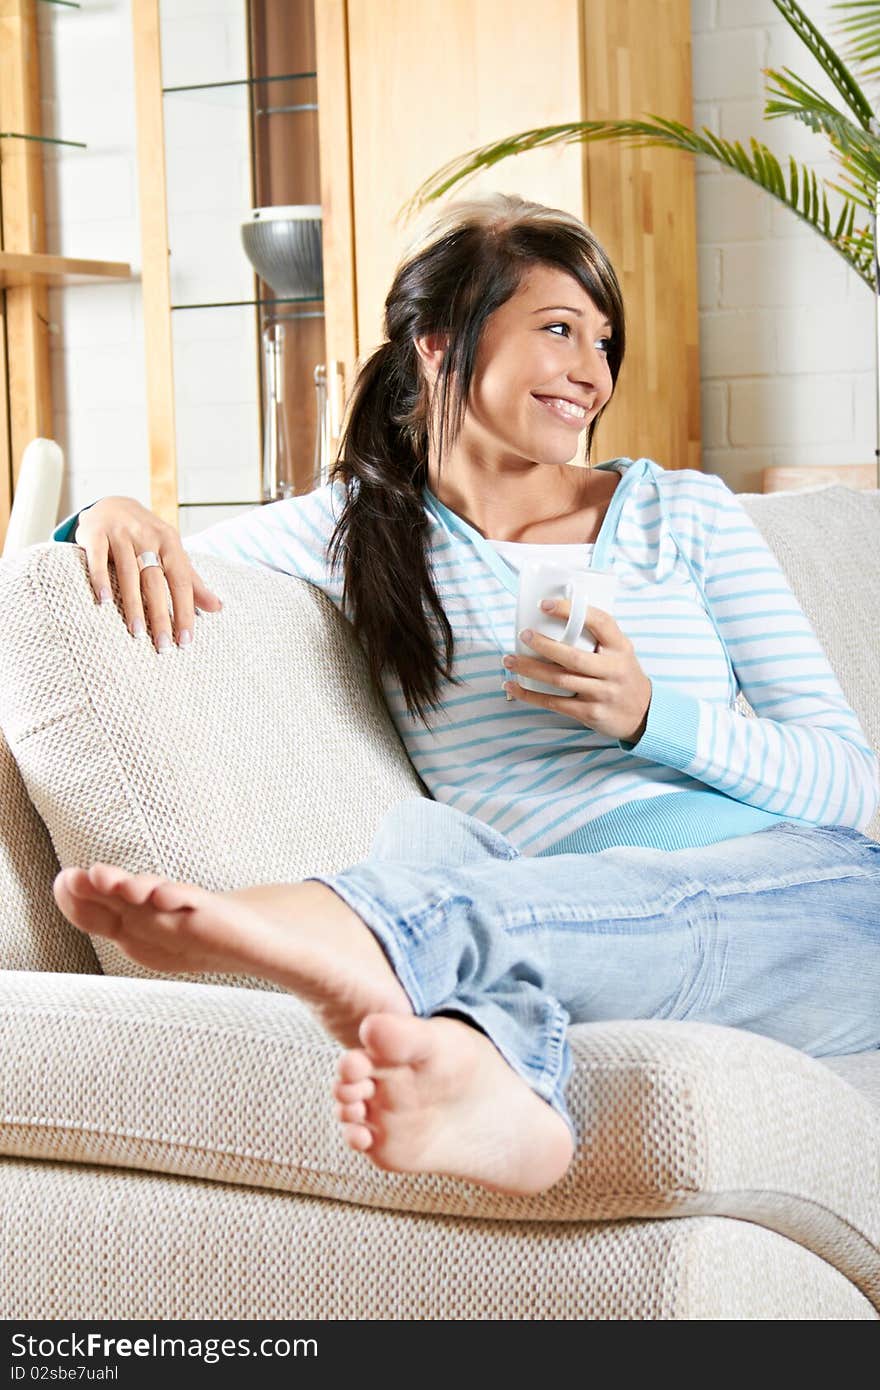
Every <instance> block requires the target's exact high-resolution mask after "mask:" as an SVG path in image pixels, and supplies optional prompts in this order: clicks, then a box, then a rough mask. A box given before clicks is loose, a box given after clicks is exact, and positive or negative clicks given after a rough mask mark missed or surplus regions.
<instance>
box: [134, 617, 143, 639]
mask: <svg viewBox="0 0 880 1390" xmlns="http://www.w3.org/2000/svg"><path fill="white" fill-rule="evenodd" d="M131 635H132V637H145V636H146V635H147V629H146V626H145V624H144V620H143V618H135V620H134V622H133V623H132V625H131Z"/></svg>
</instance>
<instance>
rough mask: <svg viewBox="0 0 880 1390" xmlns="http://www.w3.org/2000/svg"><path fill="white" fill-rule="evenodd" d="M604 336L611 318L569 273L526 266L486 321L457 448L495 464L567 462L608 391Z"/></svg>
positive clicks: (607, 332)
mask: <svg viewBox="0 0 880 1390" xmlns="http://www.w3.org/2000/svg"><path fill="white" fill-rule="evenodd" d="M610 334H611V323H610V321H609V320H608V319H607V318H606V317H605V315H604V314H603V313H602V311H601V310H600V309H597V307H596V305H595V304H594V303H593V301H592V299H591V298H590V297H589V295H588V294H587V292H586V291H585V290H584V289H583V288H582V286H581V285H580V284H579V283H578V281H577V280H575V279H574V277H573V276H571V275H569V274H568V273H567V272H566V271H564V270H558V269H556V268H555V267H551V266H545V265H533V266H529V267H528V268H527V270H526V272H525V274H524V276H523V280H522V282H521V284H520V286H519V288H518V289H517V290H516V292H515V293H514V294H513V295H512V296H511V298H510V299H508V300H507V302H506V303H505V304H502V305H501V307H500V308H499V309H496V310H495V312H494V313H493V314H491V315H490V317H489V318H488V319H487V321H486V325H485V328H484V330H483V335H482V338H481V339H480V344H479V347H478V350H477V359H476V363H475V368H474V375H473V379H472V381H471V389H470V395H469V399H468V411H467V415H466V416H465V421H464V426H463V429H462V435H461V437H460V442H461V444H462V445H464V447H465V448H467V449H469V450H476V451H477V452H479V454H480V455H481V456H483V457H485V458H487V459H489V458H491V459H493V460H496V461H499V462H500V461H502V460H504V459H506V458H511V457H512V456H515V457H516V458H526V459H528V460H529V461H532V462H544V463H551V464H560V463H567V462H569V461H570V460H571V459H572V458H573V457H574V456H575V454H576V452H577V450H578V446H579V444H580V437H581V434H582V432H583V431H584V430H585V429H587V427H588V426H589V424H590V421H591V420H593V419H595V417H596V415H597V414H598V413H599V411H600V410H601V409H602V407H603V406H604V405H605V404H606V402H607V401H608V400H609V399H610V397H611V393H612V390H613V389H614V388H613V383H612V380H611V372H610V370H609V367H608V361H607V349H608V347H609V336H610ZM566 402H567V403H568V404H566Z"/></svg>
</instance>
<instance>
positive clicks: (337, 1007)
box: [55, 195, 880, 1193]
mask: <svg viewBox="0 0 880 1390" xmlns="http://www.w3.org/2000/svg"><path fill="white" fill-rule="evenodd" d="M385 310H386V320H385V328H386V335H387V341H386V342H384V343H383V344H382V345H381V346H380V347H379V348H378V349H377V351H376V352H375V353H374V354H373V355H372V356H371V357H370V358H369V360H367V361H366V362H365V364H364V365H363V367H362V368H361V371H360V373H359V375H358V380H357V382H356V385H355V388H354V392H353V397H352V400H351V402H350V403H349V410H348V416H347V424H346V428H345V432H344V435H343V438H342V443H341V447H340V452H339V459H338V460H337V466H336V471H335V475H334V479H333V481H332V482H331V483H329V484H328V485H327V486H326V487H323V488H318V489H316V490H315V491H314V492H312V493H310V494H308V495H307V496H303V497H298V498H292V499H287V500H284V501H281V502H276V503H272V504H270V505H268V506H265V507H261V508H255V509H254V510H253V511H252V512H249V513H247V514H246V515H245V516H240V517H237V518H234V519H233V520H231V521H228V522H224V523H221V524H220V525H218V526H214V527H211V528H209V529H208V530H206V531H204V532H201V533H199V534H198V535H196V536H194V537H192V538H190V539H189V540H188V541H187V542H186V544H183V543H182V542H181V540H180V537H179V536H178V535H177V533H176V532H175V531H174V530H173V528H171V527H169V526H167V525H165V524H163V523H162V522H161V521H159V520H158V518H156V517H154V516H153V515H152V514H151V513H150V512H148V511H147V510H146V509H145V508H143V507H141V506H140V504H138V503H137V502H134V501H132V500H130V499H126V498H105V499H103V500H102V501H100V502H98V503H97V504H96V505H94V506H93V507H91V508H90V509H88V510H87V511H86V512H84V513H83V514H82V517H81V520H79V522H78V525H77V518H76V517H74V518H72V519H71V520H70V521H68V522H66V523H63V524H62V526H61V527H60V528H59V530H58V531H57V532H56V537H57V538H58V539H67V538H68V535H69V533H70V531H71V530H72V529H73V528H74V527H75V528H76V531H75V535H76V541H77V542H78V543H79V544H82V545H83V546H84V547H85V549H86V552H87V557H88V565H89V572H90V576H91V579H92V582H93V584H94V586H95V592H96V595H99V596H100V594H101V591H102V590H104V589H106V591H107V597H108V598H109V576H108V563H109V560H110V559H111V558H112V560H113V563H114V565H115V567H116V571H117V575H118V579H119V586H120V590H121V594H122V598H123V603H124V607H125V613H126V618H127V621H128V624H129V627H130V630H131V631H132V633H133V634H135V633H136V631H137V625H138V623H140V626H141V629H143V628H144V627H145V618H146V617H148V618H149V624H150V628H151V630H152V634H153V638H154V641H155V642H156V645H157V647H158V648H159V649H160V650H163V649H164V648H165V647H170V646H172V643H171V622H170V620H169V613H168V606H167V596H166V590H165V583H164V581H163V573H162V571H163V570H164V579H165V580H167V583H168V587H169V589H170V593H171V599H172V604H173V617H174V628H175V630H176V633H177V640H178V644H179V645H180V646H184V645H187V644H188V642H189V640H190V639H191V636H192V632H193V617H194V608H193V605H194V602H195V603H197V604H199V605H200V606H201V607H202V608H204V609H216V608H217V606H218V605H219V600H218V599H217V598H216V596H215V595H213V594H211V593H210V592H209V591H208V589H207V587H206V586H205V584H204V583H203V582H202V580H201V579H200V578H199V576H198V574H197V573H196V572H195V570H194V569H193V568H192V566H191V564H190V561H189V558H188V555H189V554H190V553H195V554H198V553H204V554H209V555H210V554H213V555H215V556H222V557H225V558H229V559H238V560H242V561H244V562H246V563H249V564H263V565H269V566H271V567H272V568H274V569H277V570H280V571H282V572H284V573H287V574H290V575H295V576H297V577H299V578H300V579H305V580H307V581H308V582H310V583H313V584H315V585H317V586H319V587H321V588H322V589H323V590H324V592H325V593H327V594H328V595H329V596H330V597H331V599H332V600H333V602H334V603H336V604H337V606H338V607H339V608H340V610H341V611H342V612H343V613H344V614H345V615H346V617H347V618H348V619H349V621H350V622H351V623H352V624H353V627H354V630H355V633H356V634H357V636H358V638H359V640H360V641H361V642H362V644H363V646H364V649H365V651H366V655H367V658H368V665H369V670H370V674H371V679H372V680H373V682H374V686H375V688H376V689H377V690H379V691H380V692H381V693H382V695H383V698H384V699H385V700H386V701H387V704H388V708H389V710H390V712H391V715H392V718H393V719H394V721H395V723H396V725H397V727H398V729H399V731H400V733H401V736H402V738H403V740H404V742H405V745H406V747H407V750H408V752H409V754H410V757H411V758H412V761H413V764H414V766H415V767H416V769H417V771H418V772H419V774H420V775H421V777H422V778H423V780H424V782H425V784H426V785H427V787H428V789H429V790H430V792H431V798H424V797H417V798H411V799H409V800H406V801H404V802H403V803H400V804H398V805H397V806H395V807H393V808H392V810H391V811H390V812H389V813H388V815H387V816H386V818H385V820H384V821H383V822H382V825H381V826H380V828H379V831H378V833H377V835H376V837H375V840H374V842H373V845H372V847H371V852H370V855H369V857H368V858H367V859H366V860H364V861H363V862H362V863H360V864H357V865H353V866H352V867H350V868H349V869H346V870H344V871H343V872H341V873H336V874H324V875H315V876H313V877H310V878H308V879H305V880H304V881H303V882H301V883H297V884H277V885H276V884H272V885H261V886H259V887H254V888H249V889H242V890H238V891H236V892H230V893H210V892H207V891H206V890H204V889H202V888H199V887H197V886H195V885H190V884H179V883H172V882H168V881H166V880H163V879H161V878H159V877H157V876H154V875H150V874H128V873H126V872H125V871H124V870H122V869H119V868H115V867H113V866H110V865H107V864H93V865H92V866H91V867H90V868H89V869H84V868H69V869H65V870H63V871H62V872H61V873H60V874H59V875H58V877H57V879H56V881H55V895H56V899H57V901H58V905H59V907H60V908H61V910H62V911H63V912H64V914H65V916H66V917H68V919H69V920H70V921H71V922H72V923H73V924H74V925H75V926H77V927H79V928H80V929H81V930H83V931H86V932H90V933H96V934H99V935H105V936H108V937H110V938H111V939H112V940H114V941H116V942H117V944H118V945H119V946H120V947H121V948H122V950H123V951H125V952H126V953H127V954H129V955H130V956H131V957H132V958H133V959H134V960H136V961H139V962H140V963H141V964H143V965H146V966H149V967H152V968H154V969H157V970H162V971H186V972H190V971H200V970H218V969H219V970H232V971H235V972H239V973H248V974H257V975H260V976H263V977H264V978H266V979H270V980H274V981H277V982H280V983H281V984H283V985H284V986H285V987H286V988H288V989H290V990H292V991H293V992H295V993H297V994H298V995H300V996H301V997H302V998H303V999H304V1000H306V1001H307V1002H308V1003H309V1004H310V1005H311V1006H312V1007H313V1009H314V1010H315V1012H316V1014H317V1016H318V1017H319V1019H320V1020H321V1022H322V1023H323V1025H324V1026H325V1027H326V1028H327V1029H328V1031H329V1032H330V1033H331V1034H332V1035H333V1036H334V1037H335V1038H337V1039H338V1040H339V1041H340V1042H341V1043H342V1044H343V1047H344V1049H345V1050H344V1052H343V1053H342V1055H341V1057H340V1061H339V1067H338V1075H337V1079H336V1082H335V1084H334V1095H335V1099H336V1115H337V1118H338V1119H339V1121H340V1122H341V1133H342V1136H343V1138H344V1140H345V1142H346V1143H348V1144H349V1145H350V1146H351V1147H352V1148H353V1149H356V1150H360V1151H362V1152H364V1153H365V1154H366V1156H367V1157H368V1158H370V1159H371V1160H372V1161H373V1162H375V1163H376V1164H377V1165H378V1166H379V1167H382V1168H386V1169H392V1170H396V1171H407V1172H418V1171H428V1172H437V1173H447V1174H452V1175H454V1176H458V1177H461V1178H466V1179H469V1180H471V1181H473V1182H476V1183H479V1184H482V1185H483V1186H486V1187H488V1188H492V1189H495V1190H499V1191H506V1192H513V1193H532V1192H540V1191H543V1190H544V1189H545V1188H547V1187H549V1186H550V1185H552V1184H553V1183H554V1182H556V1181H558V1180H559V1179H560V1178H561V1177H562V1176H563V1174H564V1173H565V1172H566V1170H567V1168H568V1166H569V1163H570V1161H571V1157H572V1154H573V1151H574V1145H575V1142H576V1133H575V1129H574V1126H573V1124H572V1121H571V1118H570V1116H569V1114H568V1111H567V1109H566V1105H565V1087H566V1082H567V1079H568V1076H569V1075H570V1070H571V1065H572V1059H571V1054H570V1050H569V1045H568V1042H567V1038H566V1029H567V1026H568V1025H569V1023H577V1022H586V1021H594V1020H604V1019H612V1018H664V1019H684V1018H688V1019H694V1020H700V1021H704V1022H711V1023H719V1024H722V1025H726V1026H729V1027H736V1028H745V1029H750V1030H751V1031H754V1032H758V1033H762V1034H765V1035H767V1036H770V1037H774V1038H776V1039H778V1040H780V1041H782V1042H786V1043H789V1044H790V1045H792V1046H794V1047H796V1048H799V1049H801V1050H803V1051H806V1052H809V1053H810V1054H812V1055H815V1056H823V1055H829V1054H835V1053H845V1052H859V1051H865V1050H869V1049H873V1048H876V1047H878V1046H880V952H878V950H877V947H878V919H880V913H878V911H877V908H878V905H880V844H877V843H875V842H874V841H873V840H871V839H869V838H867V837H866V836H865V835H864V834H863V833H862V829H863V828H864V827H865V826H867V824H868V823H869V821H870V820H871V817H872V816H873V814H874V812H875V810H876V808H877V805H878V800H880V786H878V763H877V758H876V757H875V755H874V753H873V752H872V750H871V748H870V747H869V746H868V743H867V740H866V738H865V734H864V731H863V730H862V729H861V727H860V725H859V723H858V720H857V718H856V716H855V714H854V713H853V711H852V710H851V709H850V707H849V705H848V704H847V701H846V699H845V697H844V695H843V692H842V691H841V688H840V686H839V684H838V682H837V680H836V678H835V676H834V673H833V672H832V671H831V668H830V667H829V665H828V662H827V660H826V658H825V656H824V653H823V652H822V650H821V647H820V646H819V644H818V642H817V640H816V637H815V634H814V633H813V630H812V628H811V627H810V624H809V622H808V621H807V619H806V618H805V616H804V614H803V613H802V611H801V609H800V607H799V606H798V603H797V601H796V599H795V597H794V595H793V594H792V592H791V589H790V588H789V586H788V584H787V582H786V580H785V577H784V575H783V573H782V571H781V569H780V567H779V565H778V564H777V562H776V560H775V558H774V557H773V555H772V553H771V552H770V551H769V549H768V547H767V546H766V544H765V542H764V541H763V539H762V537H761V535H760V533H759V532H758V531H757V529H756V528H755V526H754V525H753V524H752V523H751V521H750V520H749V517H748V515H747V513H746V512H745V509H744V508H743V507H742V504H741V503H740V502H739V501H738V500H737V498H736V497H735V495H734V494H733V493H731V492H730V490H729V489H728V488H727V487H726V486H725V485H724V483H723V482H722V481H721V480H720V479H719V478H717V477H713V476H712V475H705V474H702V473H699V472H697V471H695V470H683V471H681V472H671V471H670V472H667V471H666V470H664V469H663V468H661V467H659V465H657V464H655V463H652V462H651V461H650V460H648V459H639V460H636V461H635V462H634V461H633V460H631V459H615V460H612V461H611V462H610V463H606V464H603V465H601V466H600V467H596V468H587V469H585V468H583V467H572V466H570V465H571V462H572V460H573V459H574V458H575V456H576V454H577V451H578V445H579V443H580V442H581V436H582V433H583V431H584V430H586V432H587V433H586V445H587V456H589V446H590V444H591V441H592V437H593V432H594V430H595V427H596V423H597V421H598V419H599V418H600V416H601V414H602V412H603V410H604V409H605V407H606V406H607V404H608V402H609V400H610V399H611V396H612V392H613V390H614V387H615V384H616V381H617V378H618V374H619V372H620V368H621V364H622V361H623V355H624V314H623V305H622V300H621V294H620V288H619V285H618V282H617V279H616V276H615V274H614V271H613V269H612V267H611V265H610V264H609V262H608V259H607V257H606V256H605V254H604V252H603V251H602V249H601V247H599V246H598V244H597V243H596V241H595V239H594V238H593V237H592V235H591V234H590V232H589V231H588V230H587V228H586V227H585V226H584V225H583V223H582V222H581V221H580V220H579V219H578V218H576V217H574V216H572V215H570V214H568V213H565V212H562V211H559V210H556V209H551V208H545V207H542V206H539V205H536V204H533V203H528V202H525V201H523V200H522V199H520V198H518V197H513V196H511V197H507V196H502V195H495V196H493V197H489V198H484V199H476V200H471V201H465V202H461V203H456V204H453V205H451V206H450V207H448V208H447V209H446V211H445V212H444V213H443V214H442V215H440V216H439V217H438V218H437V220H436V221H435V222H434V223H433V225H432V226H431V227H430V228H429V230H428V232H427V234H426V236H425V237H424V238H423V239H422V240H420V241H418V242H416V243H415V244H414V245H413V246H411V247H410V249H409V251H408V252H407V254H406V255H405V257H404V259H403V261H402V262H401V264H400V265H399V267H398V270H397V272H396V275H395V278H394V282H393V284H392V286H391V290H390V292H389V294H388V298H387V300H386V305H385ZM535 547H537V548H538V549H535ZM533 554H542V555H543V554H552V555H553V556H554V557H556V558H560V557H562V558H564V559H566V560H567V561H568V562H569V563H571V564H572V565H574V566H579V567H581V568H586V567H590V566H592V567H593V568H595V569H597V570H602V569H611V570H613V572H614V573H615V574H616V576H617V578H618V581H619V583H618V600H617V603H616V605H615V606H616V610H617V611H616V616H613V615H612V614H610V613H608V612H605V611H603V610H601V609H598V608H595V607H591V608H590V609H589V610H588V612H587V618H586V622H585V627H587V628H588V629H589V632H590V633H591V634H592V636H593V638H594V639H595V640H596V643H597V645H596V650H595V651H594V652H592V653H590V652H586V651H584V650H582V649H581V648H580V647H575V646H571V645H563V644H562V643H561V642H559V641H558V640H555V639H553V638H550V637H546V636H541V635H537V634H536V635H531V636H530V635H526V636H525V637H524V639H523V640H524V641H526V642H527V643H528V644H529V646H530V648H531V650H532V652H533V653H534V655H533V656H529V657H522V658H519V659H517V660H515V661H509V660H508V659H507V657H505V653H507V654H512V653H513V651H514V646H515V640H514V639H515V631H514V616H515V604H516V591H517V573H516V571H517V569H518V566H519V564H520V563H521V562H522V559H523V558H524V557H527V556H531V555H533ZM340 559H341V560H342V565H341V567H340V565H339V561H340ZM567 615H568V607H567V604H566V603H565V602H563V601H559V602H558V603H557V605H556V608H555V610H554V616H555V617H556V618H558V619H559V623H560V626H559V632H560V633H561V632H562V630H563V627H562V621H563V620H564V619H565V618H566V617H567ZM441 646H442V657H441ZM196 655H197V644H196ZM502 657H504V658H505V659H504V662H503V664H502ZM175 659H182V660H187V659H193V658H192V656H191V655H189V654H186V655H181V654H178V656H177V657H176V658H175ZM520 675H523V676H529V677H536V678H537V679H538V680H544V681H546V680H548V679H553V680H554V681H555V683H556V685H557V686H559V687H561V688H564V689H567V690H569V691H571V692H573V694H571V695H557V696H554V695H546V694H538V693H534V692H532V691H530V690H527V689H526V688H525V687H523V686H522V685H520V684H519V681H518V677H519V676H520ZM502 681H509V686H508V689H507V692H506V693H505V691H503V690H502ZM740 689H742V691H743V692H744V693H745V695H746V696H747V697H748V699H749V701H750V703H751V705H752V707H753V708H754V710H755V711H756V714H757V717H756V718H747V717H744V715H743V714H742V713H741V712H740V711H739V710H738V709H736V708H735V701H736V698H737V695H738V693H739V690H740ZM545 860H546V862H544V861H545Z"/></svg>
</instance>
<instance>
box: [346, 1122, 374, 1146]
mask: <svg viewBox="0 0 880 1390" xmlns="http://www.w3.org/2000/svg"><path fill="white" fill-rule="evenodd" d="M342 1137H343V1139H344V1140H345V1142H346V1144H348V1146H349V1148H350V1149H359V1150H361V1151H363V1150H364V1149H368V1148H369V1147H370V1145H371V1144H372V1142H373V1136H372V1134H371V1133H370V1131H369V1130H368V1129H367V1126H366V1125H355V1124H343V1126H342Z"/></svg>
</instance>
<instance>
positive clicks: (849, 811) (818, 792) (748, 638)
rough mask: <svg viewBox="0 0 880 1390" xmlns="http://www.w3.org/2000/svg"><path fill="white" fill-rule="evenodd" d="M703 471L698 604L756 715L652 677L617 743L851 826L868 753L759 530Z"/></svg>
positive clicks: (874, 770) (723, 787)
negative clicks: (635, 725)
mask: <svg viewBox="0 0 880 1390" xmlns="http://www.w3.org/2000/svg"><path fill="white" fill-rule="evenodd" d="M703 478H704V481H705V485H706V489H707V512H706V522H705V526H706V546H705V552H704V555H705V561H704V571H703V575H702V579H703V584H704V588H705V594H706V600H707V602H708V604H709V606H710V608H711V611H712V615H713V617H714V620H715V623H716V625H717V629H718V632H719V634H720V636H721V638H722V640H723V641H724V643H725V646H726V647H727V650H728V652H729V654H730V658H731V662H732V665H733V670H734V673H735V675H736V679H737V682H738V686H739V689H740V690H741V691H742V692H743V694H744V695H745V696H746V698H747V700H748V701H749V704H750V705H751V706H752V708H753V709H754V710H755V713H756V715H757V716H758V717H757V718H756V719H752V718H749V717H746V716H744V715H742V714H740V713H739V711H737V710H736V709H731V708H730V707H728V706H726V705H721V704H718V703H715V702H713V701H708V700H704V699H698V698H695V697H693V696H691V695H688V694H686V693H685V692H684V691H682V690H680V689H678V688H677V687H676V686H675V685H673V684H671V683H668V682H665V681H656V680H655V681H652V687H653V689H652V696H651V704H650V707H649V710H648V721H647V725H646V727H645V732H644V734H643V735H642V737H641V739H639V741H638V743H635V744H632V743H626V742H624V741H620V747H621V748H624V749H626V750H627V751H628V752H632V753H633V755H634V756H636V757H639V758H648V759H650V760H651V761H653V762H657V763H661V764H664V765H665V766H667V767H675V768H678V769H680V771H682V772H684V773H686V774H687V775H688V776H691V777H694V778H696V779H698V780H699V781H701V782H704V783H705V784H706V785H707V786H710V787H715V788H716V789H717V790H718V791H721V792H724V793H725V795H727V796H730V797H733V798H734V799H735V800H736V801H742V802H745V803H746V804H747V805H750V806H756V807H758V808H760V809H761V810H766V811H770V812H772V813H773V814H774V815H779V816H782V817H784V818H785V819H788V820H800V821H803V822H805V823H806V824H809V825H844V826H850V827H852V828H854V829H856V830H863V829H864V828H865V826H867V825H868V823H869V822H870V820H871V818H872V817H873V815H874V814H875V812H876V810H877V807H878V805H880V763H878V758H877V755H876V754H875V753H874V751H873V750H872V748H871V747H870V745H869V743H868V740H867V737H866V735H865V731H864V730H863V728H862V727H861V725H860V723H859V721H858V719H857V717H856V715H855V713H854V711H853V710H852V709H851V707H850V705H849V704H848V702H847V699H846V696H845V695H844V693H843V690H842V689H841V687H840V683H839V682H838V679H837V677H836V675H835V674H834V671H833V670H832V668H831V665H830V664H829V662H828V659H827V657H826V656H825V653H824V651H823V649H822V647H821V645H820V643H819V640H818V638H817V636H816V633H815V631H814V630H813V628H812V626H811V624H810V622H809V621H808V619H807V617H806V616H805V614H804V612H803V610H802V608H801V607H800V604H799V603H798V601H797V599H796V598H795V595H794V593H793V592H792V590H791V587H790V585H789V583H788V580H787V579H786V577H785V574H784V572H783V570H782V568H781V566H780V565H779V562H778V561H777V559H776V557H775V555H774V554H773V552H772V551H771V550H770V548H769V546H768V545H767V542H766V541H765V540H764V537H763V536H762V534H761V532H760V531H759V530H758V528H757V526H756V525H755V523H754V522H753V521H752V519H751V517H750V516H749V514H748V512H747V511H746V509H745V507H744V506H743V504H742V502H741V501H740V500H739V498H738V497H737V496H736V494H735V493H734V492H732V491H731V490H730V488H728V487H727V484H726V483H725V482H724V481H723V480H722V479H721V478H719V477H717V476H715V475H712V474H706V475H703Z"/></svg>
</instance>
